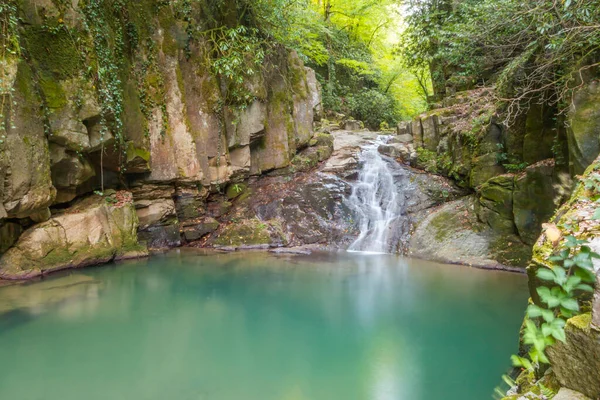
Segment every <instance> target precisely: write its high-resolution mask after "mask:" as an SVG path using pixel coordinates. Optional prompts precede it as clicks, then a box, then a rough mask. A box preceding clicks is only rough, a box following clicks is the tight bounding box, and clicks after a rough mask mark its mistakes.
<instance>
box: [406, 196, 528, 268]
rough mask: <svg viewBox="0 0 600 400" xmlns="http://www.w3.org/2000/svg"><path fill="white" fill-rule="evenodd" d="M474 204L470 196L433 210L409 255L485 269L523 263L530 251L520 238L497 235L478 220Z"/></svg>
mask: <svg viewBox="0 0 600 400" xmlns="http://www.w3.org/2000/svg"><path fill="white" fill-rule="evenodd" d="M475 204H476V199H475V198H474V197H473V196H467V197H464V198H462V199H459V200H456V201H452V202H449V203H446V204H444V205H442V206H440V207H439V208H437V209H435V210H433V211H432V212H431V213H429V214H428V215H427V216H426V217H425V218H424V219H423V220H422V221H421V222H419V223H418V224H417V226H416V228H415V230H414V233H413V235H412V238H411V240H410V245H409V253H408V254H409V255H411V256H414V257H418V258H425V259H430V260H435V261H440V262H449V263H460V264H466V265H472V266H477V267H483V268H502V269H504V268H505V267H510V266H522V265H524V264H525V263H526V262H527V260H528V258H529V257H530V255H531V250H530V249H529V248H528V247H527V246H525V245H523V243H522V242H521V241H520V240H519V238H518V237H516V236H507V235H498V234H496V233H495V232H494V231H492V230H491V229H490V228H489V227H488V226H487V225H484V224H482V223H481V222H479V221H478V220H477V217H476V216H475V212H474V210H475Z"/></svg>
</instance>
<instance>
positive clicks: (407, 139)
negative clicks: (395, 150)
mask: <svg viewBox="0 0 600 400" xmlns="http://www.w3.org/2000/svg"><path fill="white" fill-rule="evenodd" d="M391 142H392V143H412V142H413V136H412V135H409V134H402V135H398V136H395V137H394V138H392V140H391Z"/></svg>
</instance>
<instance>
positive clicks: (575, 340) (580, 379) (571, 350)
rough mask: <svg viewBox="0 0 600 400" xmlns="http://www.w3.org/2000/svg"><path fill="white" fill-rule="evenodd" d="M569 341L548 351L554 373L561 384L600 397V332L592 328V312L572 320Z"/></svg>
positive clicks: (568, 329)
mask: <svg viewBox="0 0 600 400" xmlns="http://www.w3.org/2000/svg"><path fill="white" fill-rule="evenodd" d="M565 333H566V338H567V339H566V342H565V343H562V342H557V343H556V344H555V345H553V346H551V347H550V348H549V349H548V358H549V359H550V362H551V365H552V370H553V371H554V373H555V374H556V377H557V378H558V380H559V381H560V383H561V385H562V386H564V387H567V388H569V389H573V390H576V391H578V392H581V393H583V394H585V395H586V396H588V397H590V398H592V399H597V398H600V373H599V372H600V331H598V330H595V329H593V328H592V326H591V315H590V314H589V313H586V314H582V315H578V316H576V317H573V318H570V319H569V320H568V321H567V325H566V327H565Z"/></svg>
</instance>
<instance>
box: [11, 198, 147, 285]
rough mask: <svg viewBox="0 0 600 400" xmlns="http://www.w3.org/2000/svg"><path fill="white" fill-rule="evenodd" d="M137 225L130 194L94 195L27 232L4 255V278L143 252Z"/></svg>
mask: <svg viewBox="0 0 600 400" xmlns="http://www.w3.org/2000/svg"><path fill="white" fill-rule="evenodd" d="M137 227H138V219H137V215H136V213H135V208H134V206H133V201H132V198H131V194H130V193H129V192H123V191H122V192H117V193H115V194H114V195H112V196H109V197H101V196H97V195H93V196H90V197H88V198H85V199H83V200H81V201H80V202H78V203H76V204H75V205H73V206H72V207H70V208H69V209H67V210H65V211H64V212H62V213H60V214H57V215H54V216H53V217H52V218H50V219H49V220H48V221H46V222H43V223H41V224H38V225H35V226H33V227H32V228H30V229H28V230H27V231H25V232H24V233H23V234H22V235H21V237H20V238H19V240H18V241H17V243H16V244H15V245H14V246H13V247H11V248H10V249H9V250H8V251H7V252H6V253H4V254H3V255H2V257H0V278H3V279H26V278H31V277H34V276H38V275H42V274H45V273H48V272H52V271H56V270H60V269H65V268H75V267H80V266H85V265H92V264H98V263H103V262H108V261H110V260H112V259H115V258H122V257H130V256H139V255H140V254H145V249H143V248H142V247H141V246H139V244H138V239H137Z"/></svg>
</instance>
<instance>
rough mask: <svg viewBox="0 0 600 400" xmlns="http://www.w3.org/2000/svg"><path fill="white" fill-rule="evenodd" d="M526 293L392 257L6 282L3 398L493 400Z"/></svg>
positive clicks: (258, 260) (197, 262)
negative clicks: (21, 283) (17, 283)
mask: <svg viewBox="0 0 600 400" xmlns="http://www.w3.org/2000/svg"><path fill="white" fill-rule="evenodd" d="M526 296H527V294H526V281H525V277H523V276H518V275H512V274H505V273H495V272H486V271H478V270H471V269H468V268H462V267H456V266H440V265H437V264H431V263H425V262H420V261H415V260H407V259H402V258H398V257H394V256H388V255H378V256H364V255H360V254H350V255H348V254H345V253H340V254H331V253H328V254H316V255H314V256H310V257H308V256H278V257H275V256H267V255H265V254H263V253H254V254H253V253H250V254H231V255H221V254H219V255H199V254H197V253H189V252H185V251H182V252H175V253H172V254H168V255H164V256H159V257H156V258H153V259H151V260H149V261H141V262H131V263H127V264H122V265H119V266H118V267H114V266H113V267H102V268H91V269H85V270H81V271H76V272H71V273H68V274H65V275H63V276H58V277H56V278H52V279H48V280H46V281H42V282H40V283H35V284H31V285H26V286H15V287H8V288H0V310H2V312H3V314H1V316H0V341H2V343H10V344H11V346H3V348H2V354H1V356H0V357H1V359H2V363H0V398H15V399H36V398H43V399H48V400H53V399H61V400H70V399H80V398H82V397H85V398H87V399H92V400H93V399H106V398H111V399H128V400H130V399H164V398H174V399H214V400H228V399H249V400H253V399H257V400H258V399H260V400H270V399H277V400H279V399H313V400H319V399H349V400H352V399H357V400H359V399H360V400H362V399H374V400H380V399H381V400H387V399H411V400H413V399H414V400H418V399H438V398H444V399H455V398H456V399H462V400H464V399H470V398H472V399H480V398H484V397H485V398H487V397H488V396H489V393H491V390H492V389H493V387H494V386H495V385H496V383H497V377H498V376H500V374H501V373H502V372H504V369H505V368H506V367H507V366H508V358H507V357H508V355H509V354H510V353H511V352H512V351H514V349H515V346H516V343H517V342H516V341H517V332H518V327H519V323H520V319H521V317H522V311H523V307H524V305H525V304H526ZM8 315H11V317H10V318H9V317H7V316H8ZM465 382H469V386H468V387H465V385H464V384H465Z"/></svg>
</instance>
